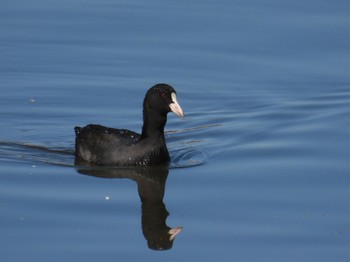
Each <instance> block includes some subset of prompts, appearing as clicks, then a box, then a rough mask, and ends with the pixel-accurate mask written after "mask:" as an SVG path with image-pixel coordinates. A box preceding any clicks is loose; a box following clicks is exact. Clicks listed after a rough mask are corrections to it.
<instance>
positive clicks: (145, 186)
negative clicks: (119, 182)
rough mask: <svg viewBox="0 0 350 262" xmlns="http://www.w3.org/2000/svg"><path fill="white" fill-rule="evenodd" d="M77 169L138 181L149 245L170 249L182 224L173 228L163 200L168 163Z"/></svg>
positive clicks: (144, 228)
mask: <svg viewBox="0 0 350 262" xmlns="http://www.w3.org/2000/svg"><path fill="white" fill-rule="evenodd" d="M77 171H78V172H79V173H81V174H84V175H90V176H95V177H100V178H128V179H131V180H133V181H135V182H136V183H137V189H138V193H139V196H140V199H141V209H142V219H141V222H142V231H143V235H144V236H145V238H146V239H147V243H148V247H149V248H150V249H153V250H168V249H171V248H172V246H173V242H174V239H175V237H176V236H177V235H178V234H179V233H180V232H181V231H182V227H175V228H170V227H168V226H167V224H166V218H167V217H168V215H169V212H168V211H167V210H166V207H165V204H164V202H163V197H164V192H165V184H166V180H167V177H168V173H169V169H168V167H142V168H103V167H91V168H90V167H84V168H78V169H77Z"/></svg>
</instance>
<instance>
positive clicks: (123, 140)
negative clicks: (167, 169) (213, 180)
mask: <svg viewBox="0 0 350 262" xmlns="http://www.w3.org/2000/svg"><path fill="white" fill-rule="evenodd" d="M170 111H172V112H174V113H175V114H177V115H178V116H181V117H183V116H184V114H183V111H182V109H181V107H180V105H179V104H178V102H177V99H176V91H175V90H174V88H173V87H171V86H170V85H167V84H157V85H154V86H153V87H151V88H150V89H149V90H148V91H147V93H146V96H145V98H144V102H143V127H142V132H141V134H138V133H136V132H133V131H130V130H126V129H115V128H109V127H105V126H101V125H92V124H90V125H87V126H85V127H83V128H81V127H75V133H76V140H75V157H76V163H77V164H81V163H89V164H93V165H100V166H151V165H162V164H167V163H168V162H169V161H170V157H169V152H168V149H167V146H166V143H165V137H164V127H165V124H166V122H167V114H168V112H170Z"/></svg>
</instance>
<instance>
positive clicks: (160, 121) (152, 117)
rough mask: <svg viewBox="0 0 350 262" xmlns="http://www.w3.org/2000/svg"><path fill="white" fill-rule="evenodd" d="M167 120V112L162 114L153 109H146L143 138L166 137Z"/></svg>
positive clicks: (144, 111) (144, 112)
mask: <svg viewBox="0 0 350 262" xmlns="http://www.w3.org/2000/svg"><path fill="white" fill-rule="evenodd" d="M166 121H167V116H166V114H160V113H158V112H154V111H153V110H151V109H144V110H143V127H142V134H141V138H153V137H154V138H158V137H163V138H164V127H165V124H166Z"/></svg>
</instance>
